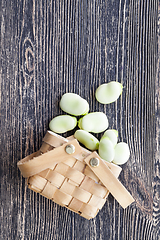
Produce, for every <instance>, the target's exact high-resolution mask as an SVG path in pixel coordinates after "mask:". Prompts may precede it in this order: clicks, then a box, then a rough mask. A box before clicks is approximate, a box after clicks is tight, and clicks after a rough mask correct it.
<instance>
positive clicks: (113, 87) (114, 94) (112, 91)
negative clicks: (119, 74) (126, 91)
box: [95, 81, 123, 104]
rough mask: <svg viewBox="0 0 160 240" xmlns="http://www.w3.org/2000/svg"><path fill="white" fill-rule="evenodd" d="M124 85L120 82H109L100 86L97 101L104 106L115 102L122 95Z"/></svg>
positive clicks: (97, 91)
mask: <svg viewBox="0 0 160 240" xmlns="http://www.w3.org/2000/svg"><path fill="white" fill-rule="evenodd" d="M122 89H123V87H122V84H121V83H119V82H114V81H112V82H109V83H104V84H102V85H100V86H99V87H98V88H97V90H96V94H95V96H96V99H97V101H98V102H100V103H102V104H109V103H112V102H115V101H116V100H117V99H118V98H119V96H120V95H121V93H122Z"/></svg>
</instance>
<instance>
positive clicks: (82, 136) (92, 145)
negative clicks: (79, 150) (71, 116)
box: [74, 130, 99, 151]
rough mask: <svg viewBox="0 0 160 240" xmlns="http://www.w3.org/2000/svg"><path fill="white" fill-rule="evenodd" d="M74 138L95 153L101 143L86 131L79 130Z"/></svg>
mask: <svg viewBox="0 0 160 240" xmlns="http://www.w3.org/2000/svg"><path fill="white" fill-rule="evenodd" d="M74 137H75V138H76V139H77V140H78V141H79V142H80V143H82V144H83V145H84V146H85V147H86V148H88V149H89V150H92V151H94V150H97V149H98V146H99V141H98V139H97V138H96V137H94V136H93V135H92V134H91V133H89V132H86V131H84V130H77V131H76V132H75V134H74Z"/></svg>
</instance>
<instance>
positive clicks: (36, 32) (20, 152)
mask: <svg viewBox="0 0 160 240" xmlns="http://www.w3.org/2000/svg"><path fill="white" fill-rule="evenodd" d="M0 13H1V14H0V16H1V20H0V21H1V24H0V30H1V35H0V56H1V58H0V99H1V101H0V111H1V112H0V114H1V136H0V143H1V148H0V156H1V168H0V173H1V174H0V182H1V217H0V222H1V226H0V239H28V240H33V239H39V240H40V239H44V240H45V239H48V240H49V239H55V240H58V239H82V240H83V239H87V240H93V239H100V240H106V236H107V240H132V239H136V240H141V239H147V240H148V239H151V240H158V239H159V234H160V232H159V228H160V224H159V222H160V206H159V182H160V180H159V179H160V174H159V172H160V170H159V88H160V86H159V79H158V76H159V62H158V70H156V67H157V64H156V63H157V13H158V0H148V1H145V0H142V1H140V0H130V1H129V0H120V1H110V0H101V1H96V0H91V1H85V0H82V1H76V0H72V1H71V0H67V1H66V0H64V1H54V0H46V1H44V0H40V1H35V0H22V1H18V0H1V1H0ZM158 38H159V36H158ZM156 71H157V75H156ZM156 77H157V78H156ZM155 79H157V80H156V81H155ZM112 80H117V81H119V82H121V83H122V84H123V86H124V90H123V93H122V97H121V98H120V99H119V100H118V101H117V102H116V103H113V104H110V105H107V106H105V105H101V104H99V103H98V102H97V101H96V99H95V97H94V93H95V90H96V87H98V86H99V85H100V84H101V83H103V82H108V81H112ZM65 92H74V93H77V94H80V95H81V96H82V97H84V98H85V99H86V100H87V101H88V102H89V105H90V112H92V111H102V112H105V113H106V114H107V116H108V120H109V126H110V127H111V128H116V129H118V130H119V141H121V140H123V141H127V142H128V143H129V147H130V149H131V158H130V160H129V161H128V163H126V164H125V165H124V166H122V168H123V170H122V172H121V174H120V181H121V182H122V183H123V184H124V186H125V187H126V188H127V189H128V190H129V191H130V192H131V193H132V195H133V197H134V198H135V200H136V204H135V205H134V206H132V207H129V208H127V209H125V210H122V209H121V208H120V207H119V205H118V204H117V203H116V201H115V200H114V199H113V198H112V197H111V196H109V197H108V199H107V202H106V204H105V205H104V207H103V208H102V210H101V211H100V212H99V214H98V216H97V217H96V218H95V219H93V220H90V221H88V220H85V219H84V218H81V217H80V216H79V215H77V214H75V213H72V212H71V211H69V210H67V209H65V208H62V207H60V206H58V205H57V204H54V203H53V202H52V201H49V200H47V199H46V198H44V197H42V196H40V195H39V194H36V193H34V192H33V191H31V190H29V189H26V182H25V180H24V179H23V178H22V176H21V175H20V172H19V170H18V168H17V162H18V161H19V160H20V159H22V158H24V157H25V156H27V155H29V154H31V153H33V152H35V151H38V150H39V148H40V146H41V143H42V138H43V137H44V135H45V133H46V131H47V129H48V123H49V121H50V120H51V119H52V118H53V117H54V116H57V115H58V114H62V111H61V110H60V108H59V100H60V98H61V96H62V94H64V93H65ZM73 133H74V132H73V131H71V132H69V133H67V134H64V135H63V136H64V137H67V136H69V135H72V134H73ZM96 136H97V137H100V135H96Z"/></svg>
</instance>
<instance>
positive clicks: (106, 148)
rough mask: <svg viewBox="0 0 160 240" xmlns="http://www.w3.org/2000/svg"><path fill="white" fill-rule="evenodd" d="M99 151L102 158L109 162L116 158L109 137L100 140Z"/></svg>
mask: <svg viewBox="0 0 160 240" xmlns="http://www.w3.org/2000/svg"><path fill="white" fill-rule="evenodd" d="M98 153H99V156H100V157H101V158H103V159H104V160H105V161H107V162H111V161H112V160H113V158H114V147H113V143H112V142H111V140H110V139H109V138H108V137H103V138H101V140H100V142H99V148H98Z"/></svg>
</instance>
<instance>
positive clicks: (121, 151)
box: [113, 142, 130, 165]
mask: <svg viewBox="0 0 160 240" xmlns="http://www.w3.org/2000/svg"><path fill="white" fill-rule="evenodd" d="M129 156H130V151H129V146H128V144H127V143H125V142H120V143H117V145H116V147H115V155H114V159H113V163H115V164H118V165H122V164H124V163H126V162H127V161H128V159H129Z"/></svg>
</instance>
